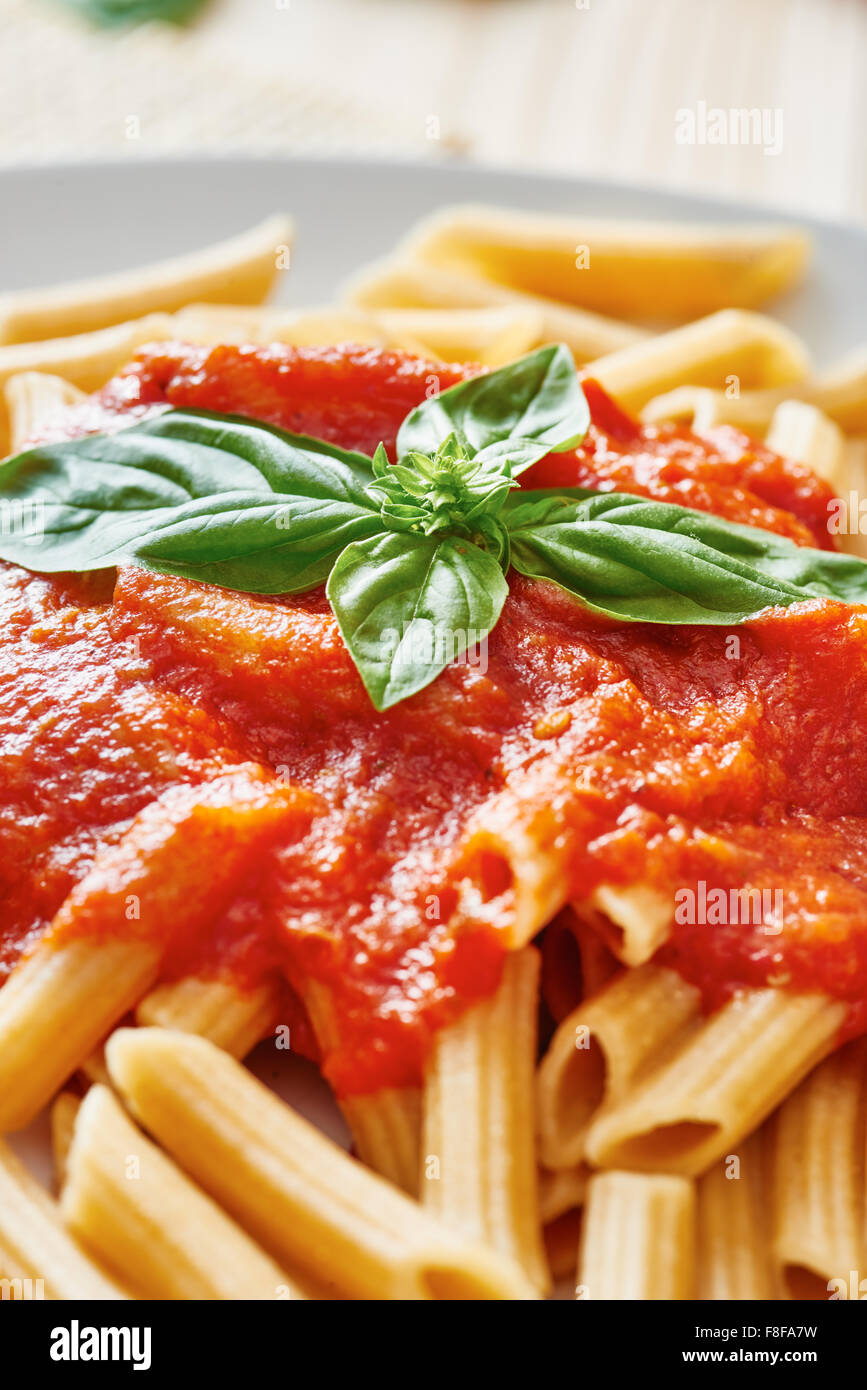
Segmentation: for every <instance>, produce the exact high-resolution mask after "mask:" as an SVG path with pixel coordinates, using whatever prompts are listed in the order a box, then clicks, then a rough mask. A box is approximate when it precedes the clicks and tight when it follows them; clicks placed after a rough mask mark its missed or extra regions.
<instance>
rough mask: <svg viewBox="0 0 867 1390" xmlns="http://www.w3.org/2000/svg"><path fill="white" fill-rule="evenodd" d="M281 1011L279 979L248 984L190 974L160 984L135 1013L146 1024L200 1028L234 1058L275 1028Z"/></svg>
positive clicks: (186, 1030) (182, 1029)
mask: <svg viewBox="0 0 867 1390" xmlns="http://www.w3.org/2000/svg"><path fill="white" fill-rule="evenodd" d="M279 1014H280V987H279V982H278V981H277V980H276V979H273V980H267V981H265V982H264V983H263V984H261V985H257V986H255V987H254V988H251V989H244V988H241V987H240V986H239V985H236V984H233V983H232V981H231V980H209V979H208V980H206V979H198V978H196V977H195V976H190V977H188V978H187V979H183V980H173V981H171V982H169V983H167V984H161V985H157V987H156V989H152V990H151V991H150V993H149V994H146V995H145V997H144V998H143V999H142V1000H141V1002H140V1004H139V1005H138V1008H137V1009H136V1011H135V1018H136V1022H137V1023H138V1024H140V1025H142V1026H143V1027H149V1028H175V1029H178V1030H179V1031H180V1032H182V1033H197V1034H198V1035H199V1037H202V1038H209V1039H210V1041H211V1042H212V1043H214V1044H215V1045H216V1046H217V1047H221V1048H223V1050H224V1051H225V1052H229V1053H231V1055H232V1056H233V1057H238V1058H243V1057H246V1056H247V1053H248V1052H252V1050H253V1048H254V1047H255V1046H256V1044H257V1043H259V1042H261V1041H262V1039H263V1038H265V1037H267V1036H268V1034H269V1033H272V1032H273V1031H274V1029H275V1028H276V1026H277V1023H278V1022H279Z"/></svg>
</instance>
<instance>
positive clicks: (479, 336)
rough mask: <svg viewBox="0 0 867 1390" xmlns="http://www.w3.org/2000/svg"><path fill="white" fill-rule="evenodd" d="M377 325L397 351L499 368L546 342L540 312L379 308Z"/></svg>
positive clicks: (514, 308)
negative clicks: (408, 348)
mask: <svg viewBox="0 0 867 1390" xmlns="http://www.w3.org/2000/svg"><path fill="white" fill-rule="evenodd" d="M376 321H377V323H378V324H379V325H380V326H381V328H382V329H383V331H384V332H385V333H386V334H387V335H388V339H389V342H390V343H391V344H392V346H394V347H403V346H404V345H405V344H409V345H410V346H411V347H413V346H414V347H418V346H421V347H423V348H424V350H425V352H426V354H427V355H428V356H433V357H437V358H439V359H440V361H443V362H481V363H482V365H483V366H485V367H500V366H502V365H503V364H504V363H506V362H513V361H514V360H515V358H516V357H522V356H523V355H524V353H527V352H530V351H532V349H533V348H535V347H538V346H539V344H540V343H542V342H543V341H544V338H545V326H544V319H543V316H542V314H541V312H540V311H539V310H538V309H533V308H523V307H522V306H520V305H514V306H512V305H503V306H502V308H493V309H380V310H379V311H378V312H377V314H376Z"/></svg>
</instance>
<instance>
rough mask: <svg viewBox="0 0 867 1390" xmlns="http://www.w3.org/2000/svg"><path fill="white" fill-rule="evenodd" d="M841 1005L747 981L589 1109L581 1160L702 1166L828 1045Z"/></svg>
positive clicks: (753, 1123) (690, 1171)
mask: <svg viewBox="0 0 867 1390" xmlns="http://www.w3.org/2000/svg"><path fill="white" fill-rule="evenodd" d="M845 1015H846V1006H845V1004H842V1003H840V1002H838V1001H836V1000H831V999H829V998H828V997H826V996H825V995H822V994H789V993H786V992H785V991H783V990H777V989H752V990H744V991H743V992H742V993H741V994H739V995H737V996H736V997H735V998H734V999H732V1000H731V1002H730V1003H728V1004H725V1005H724V1006H723V1007H722V1008H721V1009H719V1010H718V1011H717V1013H715V1014H712V1015H711V1016H710V1017H709V1018H706V1019H703V1020H702V1021H701V1022H700V1023H698V1024H697V1025H696V1026H693V1027H692V1028H690V1029H689V1030H687V1032H686V1033H685V1034H684V1035H683V1037H682V1038H680V1039H678V1040H677V1044H676V1046H675V1047H674V1048H673V1049H672V1051H671V1053H670V1055H669V1056H667V1057H665V1058H663V1059H662V1060H661V1062H660V1065H658V1066H657V1067H656V1068H655V1069H654V1070H653V1071H652V1073H650V1074H649V1075H646V1076H644V1077H642V1083H641V1085H640V1086H637V1087H635V1088H634V1089H633V1090H630V1091H629V1092H628V1093H627V1094H626V1095H625V1096H623V1097H622V1098H621V1099H620V1100H618V1101H617V1102H616V1103H615V1104H612V1105H611V1106H610V1107H606V1108H605V1109H604V1110H603V1111H601V1112H600V1113H599V1114H597V1115H596V1117H595V1118H594V1120H593V1121H592V1123H591V1125H590V1128H589V1129H588V1131H587V1135H586V1139H585V1153H586V1156H587V1160H588V1162H590V1163H591V1164H593V1165H594V1166H596V1167H602V1168H618V1167H625V1166H626V1165H627V1164H628V1165H629V1166H630V1167H631V1168H635V1169H639V1170H641V1171H643V1172H660V1171H662V1172H677V1173H682V1174H685V1175H688V1176H695V1175H697V1174H699V1173H703V1172H704V1171H705V1170H706V1169H707V1168H709V1167H710V1166H711V1164H713V1163H715V1162H716V1161H717V1160H718V1159H719V1158H721V1157H723V1155H725V1154H726V1153H730V1152H731V1151H732V1148H733V1146H734V1145H736V1144H737V1143H738V1142H739V1141H740V1140H741V1139H742V1138H743V1136H744V1135H745V1134H749V1133H750V1132H751V1131H752V1130H753V1129H755V1128H756V1127H757V1126H758V1125H760V1124H761V1122H762V1120H763V1119H764V1118H765V1117H766V1116H767V1115H768V1114H769V1113H770V1112H771V1110H773V1109H774V1107H775V1106H777V1105H779V1104H780V1102H781V1101H782V1100H784V1099H785V1097H786V1096H787V1095H788V1094H789V1093H790V1092H791V1091H793V1090H794V1089H795V1087H796V1086H797V1084H798V1082H799V1081H800V1080H801V1079H802V1077H804V1076H805V1075H806V1074H807V1072H808V1071H809V1070H810V1069H811V1068H812V1067H814V1066H815V1065H816V1064H817V1063H818V1062H820V1061H821V1060H822V1058H823V1057H824V1056H826V1055H827V1054H828V1053H829V1052H830V1051H831V1049H832V1048H833V1047H834V1043H835V1041H836V1037H837V1034H838V1032H839V1029H840V1026H841V1024H842V1022H843V1019H844V1017H845ZM551 1166H554V1165H551Z"/></svg>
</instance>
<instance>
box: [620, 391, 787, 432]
mask: <svg viewBox="0 0 867 1390" xmlns="http://www.w3.org/2000/svg"><path fill="white" fill-rule="evenodd" d="M807 389H808V388H807V387H806V386H801V387H799V386H778V387H775V388H774V389H771V390H767V391H744V392H743V394H741V393H740V392H737V393H734V392H732V393H731V394H730V393H729V391H728V390H725V391H713V390H711V388H710V387H709V386H675V387H674V389H673V390H672V391H664V392H663V393H662V395H660V396H653V397H652V398H651V400H649V401H648V402H647V404H646V405H645V406H644V407H643V409H642V411H641V419H642V421H643V422H644V423H645V424H647V425H658V424H664V423H667V422H669V421H671V422H673V423H675V424H679V425H689V426H690V427H691V428H692V429H693V430H694V431H695V433H696V434H702V433H703V432H704V431H705V430H709V429H715V428H716V426H717V425H734V426H736V427H737V428H738V429H741V430H743V431H744V433H746V434H751V435H753V436H754V437H755V438H756V439H759V438H762V437H763V436H764V435H765V434H766V432H767V430H768V427H769V425H770V423H771V419H772V417H773V413H774V411H775V410H776V408H777V406H778V405H781V404H782V402H783V401H785V400H792V399H794V398H796V396H797V393H798V392H799V391H801V392H806V390H807Z"/></svg>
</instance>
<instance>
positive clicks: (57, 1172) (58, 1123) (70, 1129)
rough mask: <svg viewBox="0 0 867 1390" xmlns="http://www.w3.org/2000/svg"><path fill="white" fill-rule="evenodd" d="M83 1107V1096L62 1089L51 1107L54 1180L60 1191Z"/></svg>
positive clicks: (64, 1180) (64, 1179)
mask: <svg viewBox="0 0 867 1390" xmlns="http://www.w3.org/2000/svg"><path fill="white" fill-rule="evenodd" d="M80 1107H81V1096H76V1095H74V1094H73V1092H72V1091H61V1092H60V1095H59V1096H58V1097H57V1099H56V1100H55V1102H54V1104H53V1105H52V1107H51V1154H52V1157H53V1159H54V1182H55V1186H56V1188H57V1191H58V1192H62V1191H63V1184H64V1183H65V1182H66V1160H67V1158H68V1156H69V1149H70V1146H71V1144H72V1136H73V1134H74V1133H75V1120H76V1117H77V1115H78V1111H79V1109H80Z"/></svg>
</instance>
